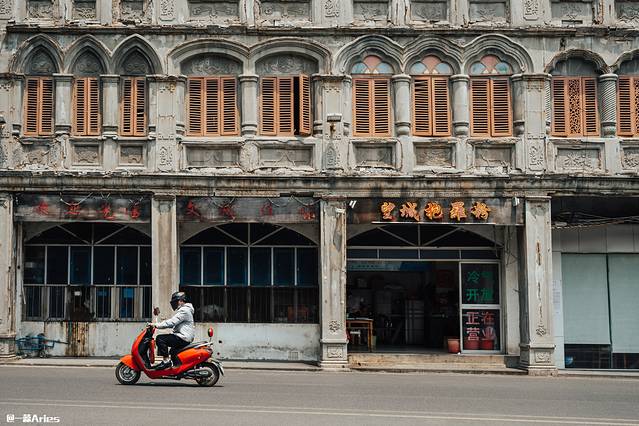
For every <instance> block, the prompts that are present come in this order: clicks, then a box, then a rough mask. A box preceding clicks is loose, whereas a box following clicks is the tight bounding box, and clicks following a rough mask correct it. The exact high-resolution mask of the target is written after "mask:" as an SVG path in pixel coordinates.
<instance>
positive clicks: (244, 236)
mask: <svg viewBox="0 0 639 426" xmlns="http://www.w3.org/2000/svg"><path fill="white" fill-rule="evenodd" d="M219 228H220V229H221V230H223V231H225V232H226V233H228V234H229V235H232V236H233V237H235V238H237V239H238V240H239V241H241V242H243V243H247V244H248V224H247V223H227V224H224V225H220V226H219ZM234 244H237V242H235V243H234Z"/></svg>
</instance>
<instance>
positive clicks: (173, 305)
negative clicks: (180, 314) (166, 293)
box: [171, 291, 186, 310]
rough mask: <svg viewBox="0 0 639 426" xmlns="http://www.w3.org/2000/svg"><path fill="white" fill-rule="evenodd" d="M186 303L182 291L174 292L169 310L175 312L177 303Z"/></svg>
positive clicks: (184, 294)
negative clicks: (171, 309)
mask: <svg viewBox="0 0 639 426" xmlns="http://www.w3.org/2000/svg"><path fill="white" fill-rule="evenodd" d="M180 300H181V301H183V302H186V293H185V292H183V291H176V292H175V293H173V294H172V295H171V308H173V310H176V309H177V308H178V301H180Z"/></svg>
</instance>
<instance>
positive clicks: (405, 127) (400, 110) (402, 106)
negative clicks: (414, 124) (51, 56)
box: [392, 74, 412, 136]
mask: <svg viewBox="0 0 639 426" xmlns="http://www.w3.org/2000/svg"><path fill="white" fill-rule="evenodd" d="M392 81H393V93H394V96H395V99H394V100H395V105H394V107H395V108H394V111H395V134H396V135H397V136H408V135H410V121H411V120H410V116H411V105H412V102H411V99H410V82H411V78H410V76H409V75H406V74H398V75H394V76H393V78H392Z"/></svg>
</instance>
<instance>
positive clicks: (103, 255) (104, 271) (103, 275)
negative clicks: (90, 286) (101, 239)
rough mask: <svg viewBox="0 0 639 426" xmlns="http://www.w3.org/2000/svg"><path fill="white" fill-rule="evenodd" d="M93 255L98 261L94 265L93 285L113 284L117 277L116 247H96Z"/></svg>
mask: <svg viewBox="0 0 639 426" xmlns="http://www.w3.org/2000/svg"><path fill="white" fill-rule="evenodd" d="M93 254H94V256H95V258H96V259H97V261H96V262H94V263H93V283H94V284H109V285H110V284H113V282H114V277H115V270H114V269H113V265H114V264H115V247H95V248H94V249H93Z"/></svg>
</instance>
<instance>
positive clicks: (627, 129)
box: [617, 77, 636, 136]
mask: <svg viewBox="0 0 639 426" xmlns="http://www.w3.org/2000/svg"><path fill="white" fill-rule="evenodd" d="M633 80H634V79H633V78H631V77H619V83H618V89H617V133H618V134H619V136H633V135H634V134H635V129H636V115H635V109H636V105H634V102H633V101H634V96H633V94H634V93H633V92H634V90H633Z"/></svg>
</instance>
